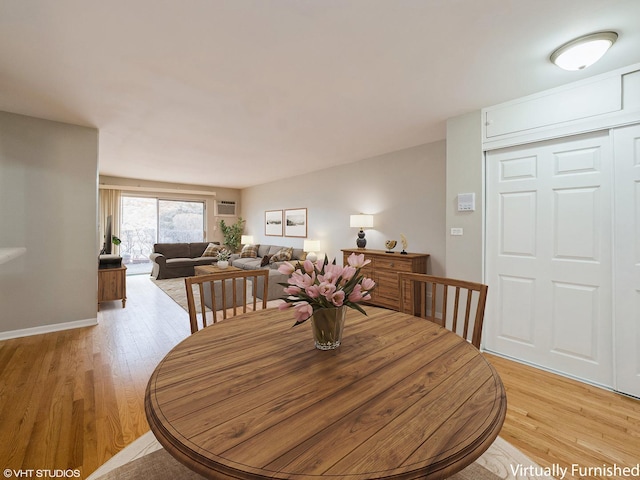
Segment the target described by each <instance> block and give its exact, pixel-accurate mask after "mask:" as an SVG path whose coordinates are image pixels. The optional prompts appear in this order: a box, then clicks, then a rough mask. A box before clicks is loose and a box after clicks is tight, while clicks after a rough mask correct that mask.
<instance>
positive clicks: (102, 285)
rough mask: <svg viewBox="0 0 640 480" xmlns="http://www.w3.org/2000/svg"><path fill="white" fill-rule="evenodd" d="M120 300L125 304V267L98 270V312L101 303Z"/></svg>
mask: <svg viewBox="0 0 640 480" xmlns="http://www.w3.org/2000/svg"><path fill="white" fill-rule="evenodd" d="M111 300H122V308H124V306H125V303H126V302H127V267H125V266H122V267H118V268H100V269H98V310H100V303H101V302H108V301H111Z"/></svg>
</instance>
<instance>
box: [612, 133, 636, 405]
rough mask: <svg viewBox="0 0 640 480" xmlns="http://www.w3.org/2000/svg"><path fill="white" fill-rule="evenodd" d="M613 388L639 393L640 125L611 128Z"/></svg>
mask: <svg viewBox="0 0 640 480" xmlns="http://www.w3.org/2000/svg"><path fill="white" fill-rule="evenodd" d="M613 139H614V152H615V153H614V154H615V158H616V174H615V175H616V178H615V186H616V188H615V208H616V227H615V267H616V270H615V272H616V274H615V284H616V287H615V297H614V298H615V315H616V343H615V360H616V389H617V390H619V391H621V392H624V393H628V394H630V395H634V396H636V397H640V125H634V126H630V127H625V128H619V129H616V130H614V132H613Z"/></svg>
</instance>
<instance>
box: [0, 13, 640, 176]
mask: <svg viewBox="0 0 640 480" xmlns="http://www.w3.org/2000/svg"><path fill="white" fill-rule="evenodd" d="M599 30H615V31H617V32H618V33H619V35H620V37H619V39H618V42H617V43H616V44H615V45H614V47H613V48H612V49H611V51H610V52H609V53H608V54H607V55H606V56H605V57H604V59H602V60H601V61H600V62H599V63H597V64H596V65H594V66H592V67H591V68H590V69H588V70H586V71H583V72H564V71H562V70H560V69H558V68H557V67H555V66H554V65H552V64H551V63H550V62H549V61H548V57H549V55H550V54H551V52H552V51H553V50H554V49H555V48H556V47H558V46H559V45H561V44H562V43H565V42H566V41H568V40H571V39H573V38H575V37H577V36H580V35H583V34H586V33H591V32H594V31H599ZM639 62H640V0H164V1H161V0H108V1H105V0H55V1H54V0H2V1H1V2H0V110H4V111H9V112H16V113H21V114H25V115H32V116H36V117H41V118H46V119H51V120H58V121H62V122H69V123H74V124H79V125H87V126H93V127H97V128H98V129H99V130H100V153H99V155H100V172H101V173H102V174H105V175H114V176H121V177H131V178H141V179H148V180H158V181H171V182H178V183H189V184H199V185H215V186H219V187H234V188H242V187H247V186H251V185H256V184H260V183H265V182H268V181H271V180H275V179H278V178H282V177H283V176H292V175H296V174H301V173H306V172H311V171H314V170H319V169H323V168H326V167H329V166H332V165H336V164H341V163H348V162H353V161H357V160H360V159H362V158H367V157H371V156H375V155H378V154H383V153H387V152H390V151H394V150H399V149H402V148H406V147H411V146H414V145H419V144H422V143H427V142H431V141H435V140H439V139H442V138H444V136H445V122H446V119H447V118H449V117H453V116H456V115H459V114H462V113H465V112H469V111H472V110H477V109H480V108H482V107H485V106H490V105H493V104H496V103H500V102H503V101H507V100H510V99H513V98H517V97H520V96H523V95H527V94H530V93H534V92H537V91H540V90H544V89H547V88H551V87H554V86H558V85H562V84H566V83H570V82H573V81H575V80H579V79H582V78H585V77H588V76H592V75H595V74H598V73H602V72H605V71H608V70H612V69H615V68H619V67H622V66H627V65H630V64H634V63H639Z"/></svg>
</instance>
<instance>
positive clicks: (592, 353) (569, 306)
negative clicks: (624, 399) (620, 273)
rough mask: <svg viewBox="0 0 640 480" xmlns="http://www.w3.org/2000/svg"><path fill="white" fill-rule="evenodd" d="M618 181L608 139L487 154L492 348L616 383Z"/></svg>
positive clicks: (488, 337) (488, 342) (597, 136)
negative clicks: (615, 208) (613, 311)
mask: <svg viewBox="0 0 640 480" xmlns="http://www.w3.org/2000/svg"><path fill="white" fill-rule="evenodd" d="M611 175H612V162H611V149H610V141H609V137H608V133H607V132H599V133H594V134H588V135H580V136H575V137H570V138H565V139H561V140H555V141H550V142H540V143H536V144H532V145H527V146H520V147H513V148H509V149H504V150H498V151H495V152H489V153H487V236H486V238H487V246H486V248H487V262H486V270H487V282H488V284H489V286H490V287H491V288H492V289H493V290H490V291H494V292H495V294H493V295H489V299H488V304H487V315H486V316H485V325H486V330H485V345H484V346H485V348H486V349H487V350H492V351H495V352H498V353H502V354H505V355H509V356H512V357H515V358H518V359H521V360H524V361H528V362H531V363H534V364H538V365H541V366H544V367H546V368H550V369H554V370H558V371H561V372H564V373H566V374H569V375H573V376H576V377H579V378H583V379H585V380H588V381H591V382H595V383H599V384H602V385H606V386H611V385H612V384H613V374H612V368H613V367H612V365H613V362H612V348H611V344H612V316H611V308H612V304H611V303H612V300H611V296H612V279H611V270H612V245H611V244H612V241H611V228H612V213H613V210H612V199H611V197H612V191H611V183H612V178H611ZM494 286H495V288H494Z"/></svg>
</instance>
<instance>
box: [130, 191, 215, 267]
mask: <svg viewBox="0 0 640 480" xmlns="http://www.w3.org/2000/svg"><path fill="white" fill-rule="evenodd" d="M121 219H122V220H121V225H120V240H122V243H121V245H120V255H121V256H122V260H123V262H124V263H125V264H126V265H127V273H128V274H137V273H150V272H151V261H150V259H149V255H150V254H151V253H152V252H153V244H154V243H182V242H186V243H189V242H202V241H203V240H204V227H205V224H204V219H205V208H204V202H200V201H197V202H193V201H183V200H164V199H158V198H151V197H132V196H125V195H123V196H122V215H121Z"/></svg>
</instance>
